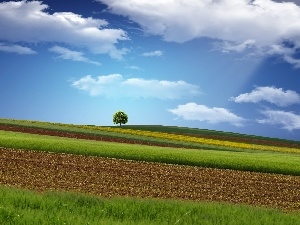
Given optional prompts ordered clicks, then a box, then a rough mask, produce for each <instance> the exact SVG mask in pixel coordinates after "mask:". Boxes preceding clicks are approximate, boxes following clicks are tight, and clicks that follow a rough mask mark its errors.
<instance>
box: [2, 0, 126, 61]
mask: <svg viewBox="0 0 300 225" xmlns="http://www.w3.org/2000/svg"><path fill="white" fill-rule="evenodd" d="M47 8H48V6H47V5H46V4H43V3H42V2H41V1H16V2H13V1H11V2H2V3H0V39H1V40H3V41H8V42H14V43H16V42H25V43H40V42H51V43H53V42H56V43H65V44H68V45H73V46H77V47H82V48H86V49H88V50H89V51H91V52H92V53H95V54H109V55H110V56H111V57H112V58H116V59H120V58H122V55H124V54H125V53H126V49H117V47H116V46H115V44H116V43H117V42H118V41H121V40H127V39H128V37H127V35H126V32H125V31H123V30H121V29H109V28H105V27H106V26H107V25H108V23H107V22H106V21H105V20H100V19H94V18H91V17H88V18H83V17H82V16H81V15H78V14H74V13H72V12H56V13H53V14H50V13H48V12H45V9H47Z"/></svg>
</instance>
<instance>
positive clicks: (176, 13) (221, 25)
mask: <svg viewBox="0 0 300 225" xmlns="http://www.w3.org/2000/svg"><path fill="white" fill-rule="evenodd" d="M97 1H99V2H102V3H105V4H107V5H108V7H109V10H110V11H111V12H112V13H115V14H119V15H123V16H127V17H128V18H129V19H131V20H133V21H135V22H137V23H138V24H139V25H140V26H141V27H142V28H143V30H144V31H145V32H147V33H150V34H153V35H161V36H162V37H163V38H164V40H166V41H174V42H180V43H182V42H186V41H189V40H192V39H195V38H200V37H208V38H211V39H213V40H219V41H220V43H221V44H220V46H222V48H223V51H226V52H231V51H236V52H242V51H243V50H246V49H249V48H252V50H253V52H258V53H260V54H261V53H263V54H269V53H270V50H271V49H272V45H280V46H282V47H283V48H287V49H290V50H292V53H295V52H296V50H297V49H299V48H300V35H299V34H300V23H299V21H300V7H299V6H298V5H296V4H295V3H293V2H283V1H278V2H276V1H272V0H203V1H199V0H189V1H178V0H164V1H152V0H142V1H141V0H97ZM287 15H288V16H287ZM284 40H289V41H291V42H293V44H294V47H287V46H285V45H284V44H283V41H284ZM273 54H275V53H274V52H273ZM276 54H279V53H276ZM279 55H280V56H281V57H282V58H283V59H284V60H286V61H287V62H289V63H291V64H293V65H295V66H299V62H298V61H294V60H297V59H294V57H293V54H288V55H286V54H284V55H282V54H279ZM289 57H291V59H290V58H289ZM293 59H294V60H293Z"/></svg>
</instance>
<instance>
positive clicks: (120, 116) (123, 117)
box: [113, 111, 128, 126]
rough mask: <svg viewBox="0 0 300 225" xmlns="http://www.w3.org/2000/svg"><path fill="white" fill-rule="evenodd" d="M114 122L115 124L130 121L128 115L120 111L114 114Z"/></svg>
mask: <svg viewBox="0 0 300 225" xmlns="http://www.w3.org/2000/svg"><path fill="white" fill-rule="evenodd" d="M113 122H114V124H120V126H121V124H125V123H127V122H128V116H127V114H126V113H124V112H123V111H118V112H116V113H115V114H114V116H113Z"/></svg>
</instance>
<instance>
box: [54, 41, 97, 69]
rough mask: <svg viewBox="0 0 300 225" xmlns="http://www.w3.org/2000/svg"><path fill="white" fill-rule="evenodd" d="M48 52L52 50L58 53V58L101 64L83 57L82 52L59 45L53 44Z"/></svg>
mask: <svg viewBox="0 0 300 225" xmlns="http://www.w3.org/2000/svg"><path fill="white" fill-rule="evenodd" d="M49 51H50V52H54V53H57V54H59V55H60V56H59V57H58V58H61V59H67V60H72V61H79V62H86V63H91V64H94V65H98V66H99V65H101V64H100V63H99V62H95V61H91V60H89V59H88V58H86V57H84V56H83V55H84V54H83V53H82V52H77V51H72V50H70V49H67V48H64V47H60V46H57V45H56V46H53V47H52V48H49Z"/></svg>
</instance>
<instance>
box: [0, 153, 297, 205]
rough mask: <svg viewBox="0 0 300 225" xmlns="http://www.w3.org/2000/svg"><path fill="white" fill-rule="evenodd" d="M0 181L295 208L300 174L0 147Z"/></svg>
mask: <svg viewBox="0 0 300 225" xmlns="http://www.w3.org/2000/svg"><path fill="white" fill-rule="evenodd" d="M0 184H3V185H14V186H18V187H22V188H28V189H33V190H38V191H44V190H66V191H68V190H73V191H80V192H84V193H92V194H96V195H101V196H106V197H110V196H134V197H143V198H145V197H150V198H152V197H155V198H175V199H187V200H197V201H198V200H204V201H226V202H232V203H244V204H250V205H257V206H267V207H275V208H280V209H283V210H300V189H299V187H300V177H299V176H287V175H278V174H267V173H255V172H245V171H234V170H222V169H212V168H200V167H191V166H178V165H166V164H159V163H146V162H137V161H130V160H120V159H109V158H101V157H89V156H79V155H71V154H54V153H41V152H35V151H27V150H26V151H25V150H15V149H7V148H0Z"/></svg>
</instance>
